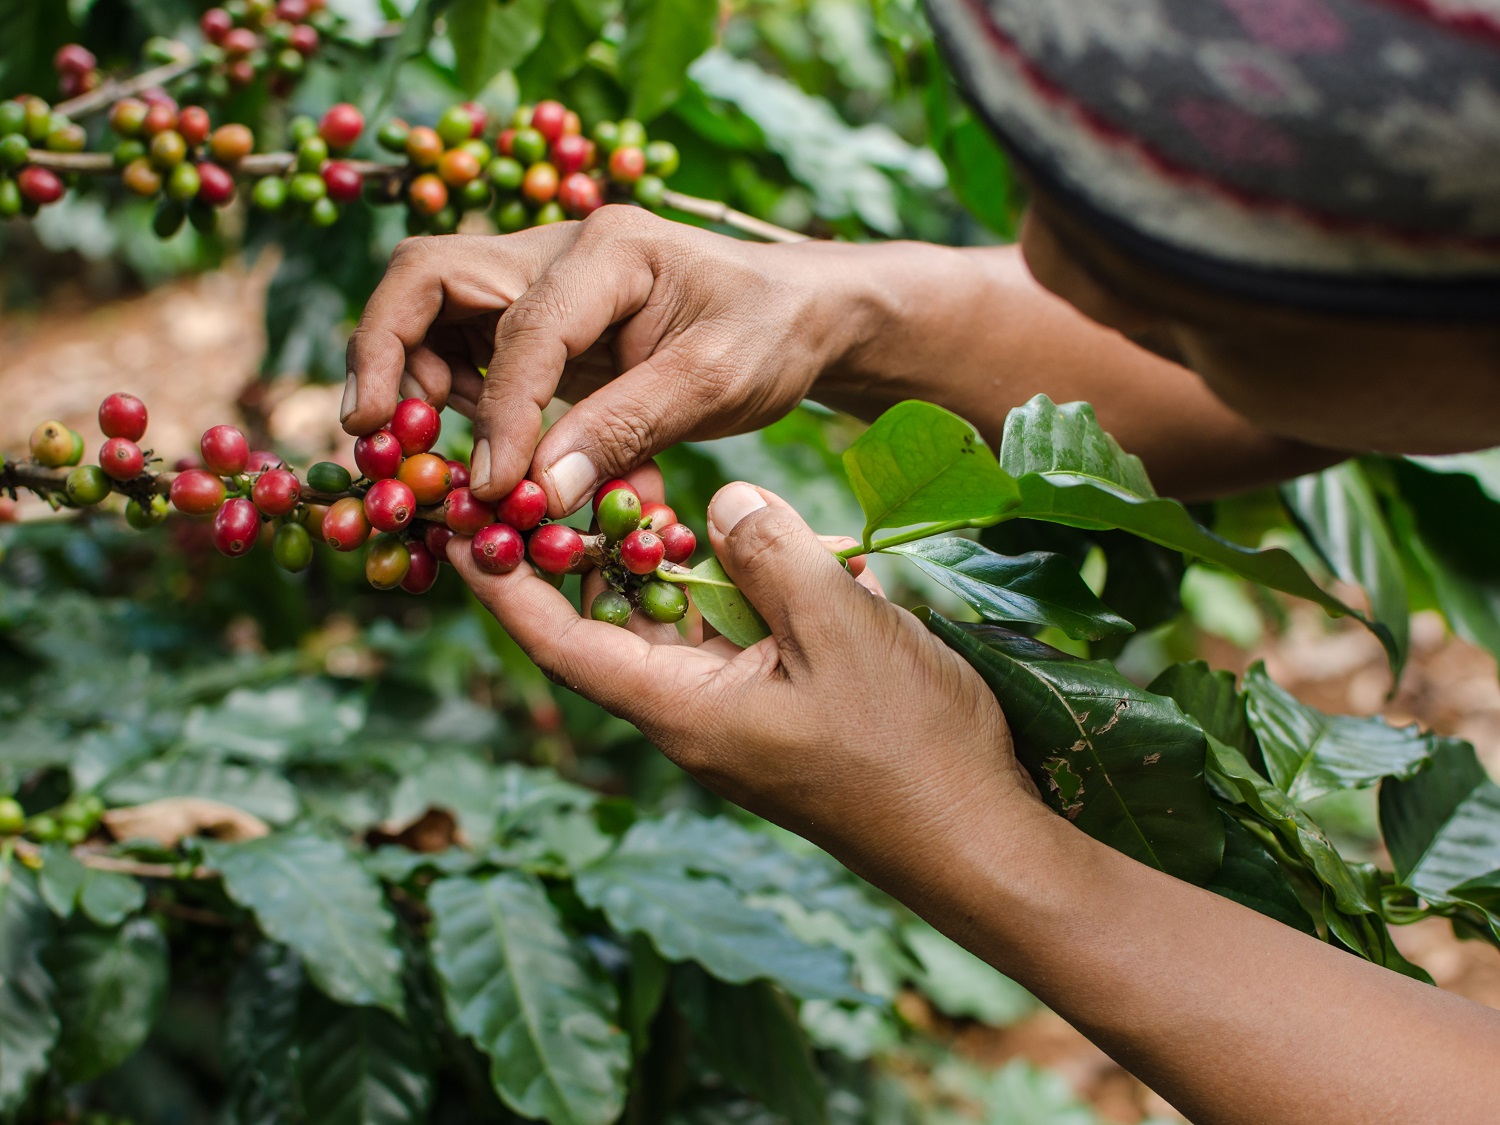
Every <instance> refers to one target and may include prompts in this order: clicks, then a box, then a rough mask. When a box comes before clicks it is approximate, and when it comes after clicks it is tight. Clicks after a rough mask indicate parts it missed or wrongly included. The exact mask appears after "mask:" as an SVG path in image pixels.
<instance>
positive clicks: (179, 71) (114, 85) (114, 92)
mask: <svg viewBox="0 0 1500 1125" xmlns="http://www.w3.org/2000/svg"><path fill="white" fill-rule="evenodd" d="M200 65H201V63H200V62H199V60H198V59H197V58H196V57H194V56H193V55H191V54H189V55H187V56H186V57H184V58H181V59H178V60H177V61H176V62H169V63H165V64H163V65H162V66H159V67H156V68H155V69H154V70H143V71H142V72H141V73H140V74H137V75H136V76H135V77H134V78H127V79H126V80H125V81H123V82H120V81H117V80H116V79H113V78H107V79H105V80H104V82H103V83H102V84H100V85H99V86H98V87H97V88H96V89H93V90H90V91H89V92H88V93H86V94H79V95H78V96H77V97H76V98H69V99H68V100H67V101H65V102H58V103H57V105H55V106H53V107H52V111H53V112H54V113H60V114H62V115H63V116H65V117H72V118H78V117H82V116H83V115H84V114H86V113H93V112H94V111H95V110H100V109H103V108H104V107H105V106H109V105H113V104H114V103H115V102H117V101H119V100H120V99H121V98H128V97H131V96H132V95H134V94H139V93H140V92H141V91H142V90H149V89H151V87H153V86H165V85H166V84H167V83H168V82H171V81H172V80H173V79H176V78H181V77H182V76H183V75H184V74H187V73H189V72H190V71H194V70H197V69H198V67H199V66H200Z"/></svg>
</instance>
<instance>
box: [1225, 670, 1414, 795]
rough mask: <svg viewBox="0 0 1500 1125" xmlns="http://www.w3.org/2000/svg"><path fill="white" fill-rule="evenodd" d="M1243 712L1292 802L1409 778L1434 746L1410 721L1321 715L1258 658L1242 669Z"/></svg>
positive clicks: (1270, 772)
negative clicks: (1392, 722)
mask: <svg viewBox="0 0 1500 1125" xmlns="http://www.w3.org/2000/svg"><path fill="white" fill-rule="evenodd" d="M1245 712H1246V716H1247V717H1248V718H1249V720H1250V727H1251V729H1252V730H1254V731H1255V735H1256V738H1257V739H1258V740H1259V742H1260V746H1261V751H1262V752H1263V753H1264V754H1265V759H1266V772H1267V774H1268V775H1269V776H1270V778H1271V780H1272V781H1273V782H1275V783H1276V785H1277V787H1278V788H1280V789H1281V790H1282V791H1283V792H1285V793H1286V795H1287V796H1288V797H1290V798H1291V799H1292V800H1293V801H1297V802H1303V801H1310V800H1312V799H1313V798H1314V797H1321V796H1323V795H1324V794H1327V793H1338V792H1340V791H1342V790H1345V789H1365V788H1368V787H1369V786H1371V785H1374V784H1375V783H1376V782H1377V781H1379V780H1380V779H1381V778H1383V777H1410V776H1411V775H1412V774H1413V773H1415V772H1416V771H1417V770H1419V769H1421V768H1422V767H1423V766H1425V765H1426V764H1427V762H1428V760H1429V759H1430V758H1431V755H1432V752H1433V750H1434V748H1435V747H1436V745H1437V739H1436V738H1434V736H1432V735H1429V734H1423V733H1422V732H1421V731H1420V730H1418V729H1417V728H1416V727H1415V726H1411V727H1404V728H1397V727H1393V726H1391V725H1390V724H1389V723H1387V722H1385V720H1383V719H1378V718H1370V719H1361V718H1355V717H1354V716H1352V715H1325V714H1324V713H1323V712H1321V711H1319V710H1317V709H1316V708H1313V707H1309V706H1307V705H1306V704H1305V703H1301V702H1299V701H1298V700H1297V699H1296V697H1294V696H1293V695H1292V694H1291V693H1290V692H1287V691H1285V690H1283V689H1282V688H1281V687H1278V686H1277V684H1276V683H1275V682H1274V681H1273V680H1272V679H1271V677H1270V676H1268V675H1267V674H1266V669H1265V665H1264V664H1259V663H1257V664H1255V665H1253V666H1252V667H1251V668H1250V670H1249V671H1247V672H1246V673H1245Z"/></svg>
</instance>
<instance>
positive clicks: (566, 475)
mask: <svg viewBox="0 0 1500 1125" xmlns="http://www.w3.org/2000/svg"><path fill="white" fill-rule="evenodd" d="M542 475H543V476H545V477H546V478H547V479H548V480H549V481H551V482H552V491H553V492H554V493H556V495H557V501H558V503H559V504H561V505H562V506H563V508H564V510H566V511H569V512H571V511H572V510H573V509H574V508H576V507H578V505H579V504H581V503H582V502H583V499H584V497H586V496H587V495H588V494H589V493H590V492H591V491H593V488H594V485H595V484H596V483H598V480H599V474H598V473H596V472H595V471H594V466H593V463H592V462H590V461H589V459H588V457H587V455H585V454H583V453H580V452H578V451H577V450H574V451H573V452H572V453H569V454H568V455H567V456H566V457H563V458H560V459H559V460H557V461H554V462H553V463H552V467H551V468H550V469H548V470H547V471H546V472H545V473H543V474H542Z"/></svg>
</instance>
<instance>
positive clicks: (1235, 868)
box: [1204, 813, 1318, 936]
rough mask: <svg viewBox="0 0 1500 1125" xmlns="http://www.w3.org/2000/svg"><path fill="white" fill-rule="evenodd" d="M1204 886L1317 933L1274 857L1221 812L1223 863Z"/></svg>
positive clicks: (1309, 932)
mask: <svg viewBox="0 0 1500 1125" xmlns="http://www.w3.org/2000/svg"><path fill="white" fill-rule="evenodd" d="M1204 885H1205V886H1206V887H1207V888H1208V889H1209V890H1211V891H1213V892H1214V894H1216V895H1223V896H1224V897H1225V898H1227V899H1230V900H1231V901H1233V902H1237V903H1239V904H1240V905H1241V906H1248V907H1249V908H1250V909H1251V910H1255V911H1258V912H1259V913H1261V914H1264V915H1265V916H1266V917H1267V918H1274V919H1276V921H1278V922H1280V923H1282V924H1283V925H1287V926H1291V927H1292V928H1293V929H1295V930H1301V931H1302V932H1303V933H1308V934H1312V935H1314V936H1317V933H1318V928H1317V926H1316V925H1314V924H1313V920H1312V918H1311V917H1309V916H1308V913H1307V910H1306V908H1305V907H1303V905H1302V900H1301V899H1299V898H1298V897H1297V892H1296V890H1295V889H1294V888H1293V887H1292V884H1291V881H1290V880H1289V879H1288V878H1287V876H1286V872H1284V871H1283V870H1282V869H1281V865H1280V864H1278V863H1277V862H1276V857H1275V856H1273V855H1272V854H1271V853H1270V852H1269V851H1267V850H1266V846H1265V845H1264V844H1262V843H1261V842H1260V840H1259V839H1257V838H1256V836H1255V834H1254V833H1253V832H1251V831H1250V830H1249V829H1248V828H1246V827H1244V826H1243V825H1242V824H1240V822H1239V821H1237V820H1235V819H1234V817H1232V816H1230V815H1229V814H1228V813H1225V814H1224V863H1223V866H1221V867H1220V868H1219V870H1218V872H1217V873H1216V874H1215V875H1214V877H1213V878H1212V879H1210V880H1209V881H1208V882H1207V883H1205V884H1204Z"/></svg>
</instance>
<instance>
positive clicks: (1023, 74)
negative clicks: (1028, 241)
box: [927, 0, 1500, 319]
mask: <svg viewBox="0 0 1500 1125" xmlns="http://www.w3.org/2000/svg"><path fill="white" fill-rule="evenodd" d="M927 4H928V10H929V13H930V15H931V17H932V21H933V24H934V26H935V28H936V29H937V33H938V38H939V40H940V41H941V43H942V44H943V47H944V50H945V52H946V54H947V56H948V58H949V60H950V62H951V64H952V65H953V68H954V72H955V74H956V76H957V78H958V80H959V82H960V84H961V85H962V86H963V87H964V89H965V91H966V93H967V94H968V96H969V98H970V99H971V101H972V102H973V103H974V104H975V106H976V107H977V108H978V110H979V111H980V113H981V114H982V115H983V117H984V118H985V119H986V120H987V121H988V123H989V125H990V126H991V128H993V129H994V130H995V131H996V133H997V134H998V135H999V136H1000V137H1001V139H1002V140H1003V141H1004V142H1005V144H1006V145H1007V147H1008V148H1009V150H1010V151H1011V153H1012V155H1013V157H1014V158H1015V160H1016V161H1017V163H1018V164H1019V165H1020V166H1021V167H1023V168H1024V169H1025V170H1026V171H1027V172H1028V173H1029V174H1030V175H1031V176H1032V177H1033V178H1034V179H1035V181H1036V182H1037V183H1038V185H1039V186H1040V187H1042V188H1043V189H1045V190H1047V191H1048V192H1049V193H1051V194H1053V195H1054V196H1056V197H1057V198H1059V199H1060V201H1061V202H1062V203H1063V204H1065V205H1067V206H1068V207H1070V208H1072V209H1073V210H1074V211H1075V212H1076V213H1077V214H1078V215H1080V216H1081V217H1082V218H1083V219H1084V220H1085V221H1086V222H1087V223H1088V224H1089V225H1090V226H1092V227H1093V228H1094V229H1095V230H1097V231H1098V232H1099V233H1100V234H1101V235H1103V236H1104V237H1105V238H1107V239H1108V240H1110V241H1111V242H1113V243H1114V244H1115V245H1117V246H1118V247H1120V248H1121V249H1124V250H1126V251H1127V252H1129V253H1131V254H1133V255H1134V256H1136V257H1138V258H1141V259H1143V260H1145V261H1146V262H1148V263H1151V264H1154V265H1156V266H1158V267H1160V268H1162V269H1165V270H1167V271H1169V272H1171V273H1174V274H1176V275H1177V276H1179V277H1183V278H1187V279H1189V280H1192V281H1195V282H1197V283H1200V284H1204V285H1207V286H1211V287H1213V288H1215V289H1218V290H1220V291H1223V292H1227V293H1231V294H1236V295H1240V296H1247V297H1251V298H1257V299H1262V300H1270V301H1275V302H1277V303H1282V304H1292V305H1297V306H1301V307H1304V308H1313V309H1321V310H1326V311H1335V312H1351V313H1366V314H1376V315H1385V316H1419V317H1437V318H1456V319H1476V318H1500V0H927Z"/></svg>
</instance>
